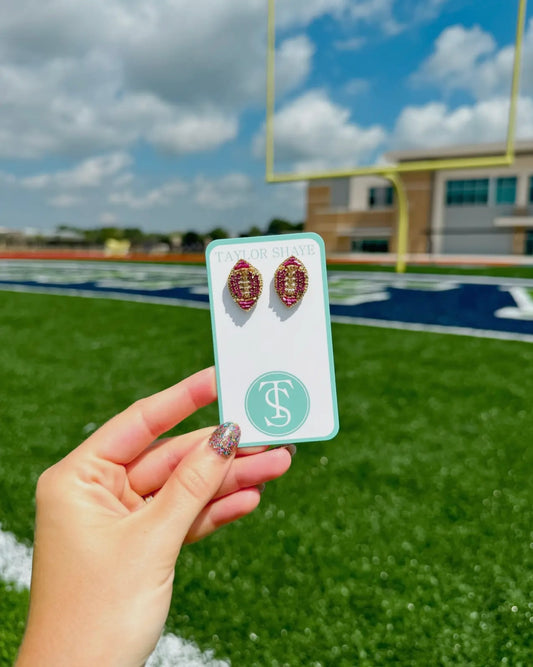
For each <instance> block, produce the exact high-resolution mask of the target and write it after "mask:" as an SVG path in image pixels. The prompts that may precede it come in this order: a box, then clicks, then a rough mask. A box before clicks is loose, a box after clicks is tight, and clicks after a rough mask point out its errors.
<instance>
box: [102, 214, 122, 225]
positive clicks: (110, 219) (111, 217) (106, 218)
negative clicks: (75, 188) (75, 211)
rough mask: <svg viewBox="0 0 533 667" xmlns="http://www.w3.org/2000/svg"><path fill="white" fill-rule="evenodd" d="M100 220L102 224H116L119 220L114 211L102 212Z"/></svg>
mask: <svg viewBox="0 0 533 667" xmlns="http://www.w3.org/2000/svg"><path fill="white" fill-rule="evenodd" d="M98 220H99V222H100V224H102V225H114V224H116V223H117V222H118V217H117V216H116V215H115V214H114V213H110V212H109V211H104V212H103V213H101V214H100V217H99V218H98Z"/></svg>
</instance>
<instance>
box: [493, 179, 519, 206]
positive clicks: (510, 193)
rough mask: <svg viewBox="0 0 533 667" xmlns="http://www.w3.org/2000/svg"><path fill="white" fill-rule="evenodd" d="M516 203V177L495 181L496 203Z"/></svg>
mask: <svg viewBox="0 0 533 667" xmlns="http://www.w3.org/2000/svg"><path fill="white" fill-rule="evenodd" d="M515 202H516V176H511V177H509V178H498V179H497V180H496V203H497V204H514V203H515Z"/></svg>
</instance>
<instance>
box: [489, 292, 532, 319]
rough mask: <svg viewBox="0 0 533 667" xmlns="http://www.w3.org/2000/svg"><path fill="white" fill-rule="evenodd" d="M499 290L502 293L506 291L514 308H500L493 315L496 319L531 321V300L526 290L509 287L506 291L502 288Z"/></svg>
mask: <svg viewBox="0 0 533 667" xmlns="http://www.w3.org/2000/svg"><path fill="white" fill-rule="evenodd" d="M501 289H502V291H503V292H505V291H507V292H509V293H510V294H511V296H512V297H513V299H514V300H515V303H516V306H506V307H505V308H500V309H499V310H497V311H496V312H495V313H494V315H495V316H496V317H501V318H504V319H511V320H533V299H532V298H531V294H530V293H529V292H528V291H527V289H526V288H524V287H509V288H508V289H507V290H506V289H504V288H501Z"/></svg>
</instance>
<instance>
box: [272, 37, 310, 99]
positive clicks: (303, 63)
mask: <svg viewBox="0 0 533 667" xmlns="http://www.w3.org/2000/svg"><path fill="white" fill-rule="evenodd" d="M314 52H315V47H314V45H313V43H312V42H311V40H310V39H309V37H307V35H298V36H297V37H293V38H291V39H286V40H285V41H284V42H282V43H281V44H280V46H279V48H278V50H277V54H276V95H277V97H278V99H279V97H280V95H283V94H284V93H285V92H287V91H291V90H294V89H295V88H297V87H298V86H299V85H300V84H302V83H304V81H305V80H306V79H307V77H308V76H309V73H310V71H311V61H312V58H313V54H314Z"/></svg>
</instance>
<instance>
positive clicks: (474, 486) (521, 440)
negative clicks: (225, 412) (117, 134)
mask: <svg viewBox="0 0 533 667" xmlns="http://www.w3.org/2000/svg"><path fill="white" fill-rule="evenodd" d="M0 306H1V312H2V317H1V318H0V342H1V345H0V368H1V373H2V375H1V377H2V392H1V393H2V397H1V401H2V402H1V419H2V431H1V436H0V437H1V442H0V522H1V523H2V525H3V529H4V530H10V531H13V532H14V533H15V534H16V535H17V537H18V538H19V539H21V540H25V541H28V540H31V535H32V521H33V516H32V515H33V487H34V484H35V481H36V479H37V476H38V474H39V472H40V471H41V470H42V469H44V468H45V467H46V466H48V465H50V464H51V463H53V462H54V461H55V460H56V459H57V458H58V457H60V456H62V455H64V454H65V453H66V452H67V451H68V450H69V449H70V448H71V447H73V446H75V445H76V444H77V443H78V442H80V441H81V440H82V439H83V438H84V437H85V436H84V434H85V433H88V432H91V431H92V430H93V429H94V428H95V426H96V425H97V424H100V423H101V422H102V421H103V420H105V419H106V418H107V417H109V416H111V415H112V414H114V413H115V412H117V411H118V410H120V409H122V408H124V407H125V406H126V405H128V404H129V403H130V402H132V401H134V400H135V399H136V398H139V397H140V396H143V395H146V394H149V393H151V392H153V391H156V390H158V389H161V388H163V387H165V386H167V385H169V384H171V383H173V382H175V381H176V380H178V379H180V378H182V377H183V376H185V375H188V374H189V373H192V372H194V371H195V370H198V369H200V368H202V367H204V366H206V365H209V364H210V363H212V349H211V333H210V322H209V314H208V313H207V312H205V311H198V310H193V309H183V308H172V307H165V306H157V305H148V304H135V303H127V302H118V301H105V300H98V299H94V300H91V299H87V300H85V299H79V298H72V297H55V296H40V295H30V294H8V293H0ZM333 338H334V347H335V356H336V366H337V382H338V394H339V404H340V424H341V430H340V434H339V435H338V436H337V438H336V439H335V440H333V441H331V442H326V443H316V444H302V445H300V446H299V449H298V453H297V455H296V457H295V459H294V462H293V466H292V468H291V471H290V472H289V473H288V474H287V475H286V476H285V477H284V478H283V479H281V480H278V481H276V482H272V483H270V484H268V485H267V488H266V491H265V493H264V495H263V498H262V502H261V506H260V508H259V509H258V510H257V511H256V512H255V513H254V514H253V515H252V516H250V517H247V518H246V519H244V520H242V521H240V522H238V523H237V524H234V525H232V526H229V527H227V528H225V529H224V530H222V531H220V532H219V533H217V534H216V535H214V536H212V537H211V538H209V539H208V540H205V541H203V542H201V543H199V544H196V545H193V546H190V547H187V548H185V549H184V550H183V552H182V555H181V556H180V561H179V563H178V573H177V577H176V584H175V597H174V601H173V604H172V608H171V611H170V616H169V622H168V630H169V631H170V632H174V633H175V634H178V635H180V636H182V637H185V638H187V639H194V640H195V641H196V642H197V644H198V645H199V646H200V647H201V648H202V649H207V648H213V649H214V650H215V652H216V655H217V656H219V657H221V658H229V659H230V660H231V661H232V664H233V665H234V667H241V666H245V667H253V666H254V665H257V666H261V667H263V666H265V665H269V666H273V667H275V666H282V665H289V666H291V667H292V666H295V667H298V666H300V665H305V666H313V665H322V666H324V667H326V666H328V667H329V666H330V665H347V666H351V665H364V666H367V665H368V666H371V665H372V666H374V665H402V666H403V665H420V666H424V667H426V666H427V665H476V666H478V665H479V666H483V667H485V666H487V665H496V664H508V665H514V666H519V665H522V666H523V667H525V666H526V665H531V664H533V649H532V648H531V642H530V641H529V640H530V638H531V636H532V634H533V569H532V565H533V532H532V531H533V509H532V508H533V489H532V485H531V474H532V471H533V455H532V452H531V443H532V442H533V417H532V414H531V410H530V405H531V395H532V393H533V379H532V375H531V372H530V370H529V369H530V368H531V366H532V364H533V346H532V345H529V344H525V343H514V342H504V341H491V340H485V339H475V338H465V337H454V336H446V335H435V334H425V333H415V332H403V331H394V330H385V329H373V328H367V327H356V326H351V325H340V324H338V325H334V327H333ZM216 420H217V410H216V408H215V406H211V407H209V408H205V409H203V410H202V411H200V412H199V413H198V414H197V415H196V416H194V417H192V418H190V419H189V420H187V423H186V424H184V426H183V427H182V429H186V428H190V429H192V428H196V427H199V426H201V425H206V424H211V423H215V422H216ZM0 600H1V602H0V612H1V614H2V622H0V657H2V656H12V655H14V651H15V650H16V643H17V641H18V639H19V636H20V632H21V625H22V622H23V619H24V616H25V613H26V604H27V596H26V594H24V593H15V592H7V593H6V591H5V590H3V589H0ZM4 615H7V623H4V622H3V621H4V618H3V617H4ZM1 664H4V663H1ZM5 664H8V663H5Z"/></svg>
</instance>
